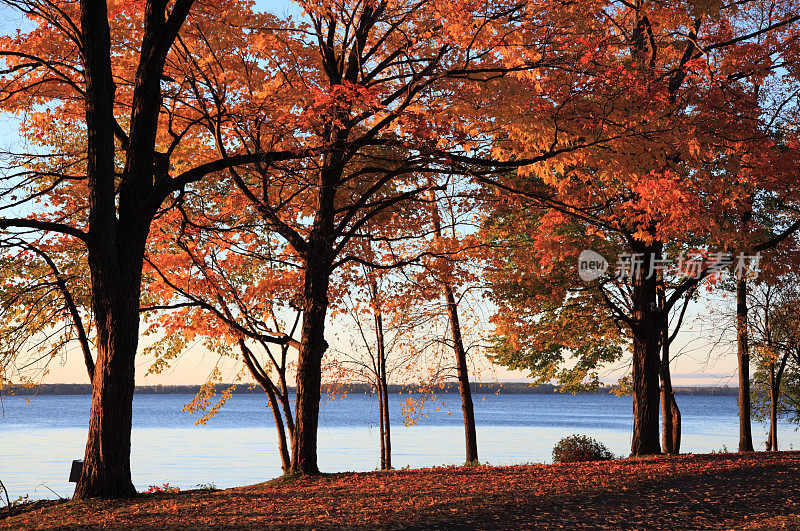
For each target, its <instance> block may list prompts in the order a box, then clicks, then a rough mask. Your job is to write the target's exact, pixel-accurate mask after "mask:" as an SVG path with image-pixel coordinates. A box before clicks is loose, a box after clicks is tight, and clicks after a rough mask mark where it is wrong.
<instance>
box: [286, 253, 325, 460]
mask: <svg viewBox="0 0 800 531" xmlns="http://www.w3.org/2000/svg"><path fill="white" fill-rule="evenodd" d="M329 267H330V266H329V264H326V263H324V262H321V257H319V256H311V257H310V259H309V260H308V261H307V262H306V271H305V280H304V301H303V305H304V307H303V327H302V329H301V336H300V337H301V339H300V352H299V354H298V360H297V402H296V405H295V416H294V431H293V433H292V438H293V444H292V466H291V472H292V473H294V474H309V475H316V474H319V466H318V465H317V425H318V422H319V402H320V394H321V386H322V356H323V355H324V354H325V350H327V348H328V343H327V342H326V341H325V317H326V314H327V311H328V284H329V282H330V276H329Z"/></svg>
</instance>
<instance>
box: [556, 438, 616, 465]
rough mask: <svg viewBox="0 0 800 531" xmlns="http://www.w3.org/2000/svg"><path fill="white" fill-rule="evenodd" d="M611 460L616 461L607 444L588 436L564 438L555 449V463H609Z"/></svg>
mask: <svg viewBox="0 0 800 531" xmlns="http://www.w3.org/2000/svg"><path fill="white" fill-rule="evenodd" d="M611 459H614V454H613V453H611V450H609V449H608V447H607V446H606V445H605V444H603V443H601V442H597V441H595V440H594V439H592V438H591V437H587V436H586V435H570V436H569V437H564V438H563V439H561V440H560V441H558V444H556V445H555V446H554V447H553V462H554V463H577V462H580V461H609V460H611Z"/></svg>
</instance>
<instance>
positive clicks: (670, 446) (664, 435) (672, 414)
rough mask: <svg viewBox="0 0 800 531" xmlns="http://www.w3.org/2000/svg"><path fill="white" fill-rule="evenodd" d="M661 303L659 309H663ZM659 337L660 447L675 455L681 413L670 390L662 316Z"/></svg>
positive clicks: (666, 336)
mask: <svg viewBox="0 0 800 531" xmlns="http://www.w3.org/2000/svg"><path fill="white" fill-rule="evenodd" d="M663 307H664V306H663V301H662V304H661V308H663ZM662 327H663V328H662V337H661V374H660V376H661V446H662V447H663V450H664V453H666V454H670V455H677V454H679V453H680V451H681V412H680V410H679V409H678V402H677V401H676V400H675V392H674V390H673V388H672V375H671V374H670V369H669V321H668V320H667V317H666V314H665V315H664V319H663V325H662Z"/></svg>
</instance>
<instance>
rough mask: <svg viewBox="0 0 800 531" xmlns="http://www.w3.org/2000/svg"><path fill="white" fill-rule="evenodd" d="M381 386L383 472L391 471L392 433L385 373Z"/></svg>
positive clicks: (384, 373)
mask: <svg viewBox="0 0 800 531" xmlns="http://www.w3.org/2000/svg"><path fill="white" fill-rule="evenodd" d="M381 385H382V386H383V420H384V426H383V449H384V455H385V458H386V459H385V463H384V465H385V466H384V470H391V468H392V433H391V419H390V416H389V386H388V384H387V383H386V371H385V367H384V372H383V376H382V383H381Z"/></svg>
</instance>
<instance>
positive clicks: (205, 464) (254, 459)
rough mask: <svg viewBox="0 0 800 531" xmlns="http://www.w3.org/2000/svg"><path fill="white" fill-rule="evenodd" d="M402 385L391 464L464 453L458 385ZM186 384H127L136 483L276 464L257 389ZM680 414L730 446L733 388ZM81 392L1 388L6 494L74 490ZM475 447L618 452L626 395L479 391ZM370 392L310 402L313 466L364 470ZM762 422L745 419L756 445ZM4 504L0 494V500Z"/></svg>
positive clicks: (372, 426)
mask: <svg viewBox="0 0 800 531" xmlns="http://www.w3.org/2000/svg"><path fill="white" fill-rule="evenodd" d="M406 398H408V395H405V394H403V395H390V410H391V417H392V422H393V431H392V450H393V454H392V464H393V465H394V466H395V467H396V468H401V467H404V466H410V467H426V466H435V465H450V464H463V462H464V430H463V425H462V424H461V405H460V400H459V397H458V395H457V394H451V395H444V396H442V397H439V399H438V400H437V401H436V403H435V404H430V403H429V404H428V405H427V406H426V408H425V413H426V414H427V417H425V418H423V419H422V420H421V422H420V423H419V424H418V425H417V426H411V427H405V426H403V422H402V417H401V414H400V408H401V406H402V405H403V404H404V403H405V400H406ZM191 399H192V396H191V395H135V399H134V413H133V442H132V455H131V466H132V472H133V481H134V483H135V485H136V487H137V488H138V489H140V490H144V489H146V488H147V487H148V486H149V485H161V484H163V483H169V484H170V485H173V486H177V487H180V488H181V489H188V488H193V487H197V486H198V485H215V486H217V487H219V488H227V487H233V486H238V485H248V484H253V483H259V482H262V481H265V480H268V479H271V478H273V477H276V476H278V475H280V473H281V470H280V458H279V456H278V453H277V447H276V433H275V429H274V427H273V421H272V414H271V412H270V410H269V408H268V407H267V400H266V397H265V396H264V395H260V394H236V395H233V396H232V397H231V399H230V400H229V402H228V404H226V405H225V406H224V407H223V408H222V410H221V412H220V413H219V414H218V415H217V416H216V417H214V418H213V419H212V420H211V421H210V422H209V423H208V424H207V425H205V426H195V425H194V421H195V419H196V418H197V417H196V416H193V415H190V414H188V413H185V412H182V411H181V408H182V407H183V405H184V404H186V403H188V402H189V401H191ZM677 400H678V405H679V407H680V408H681V413H682V417H683V441H682V446H681V450H682V451H683V452H694V453H705V452H710V451H714V450H720V449H722V448H723V446H726V447H727V448H728V449H729V450H733V451H735V450H736V447H737V444H738V440H739V437H738V421H737V406H736V397H734V396H687V395H682V396H678V397H677ZM89 406H90V397H89V396H40V397H31V398H30V401H27V400H26V397H10V398H9V397H7V398H5V399H3V401H2V417H1V418H0V481H3V483H4V484H5V485H6V487H7V488H8V491H9V494H10V496H11V498H12V500H13V499H15V498H17V497H18V496H23V495H25V494H28V495H30V497H32V498H44V497H54V496H55V494H54V493H57V494H58V495H61V496H69V495H71V494H72V490H73V487H74V485H73V484H70V483H68V482H67V477H68V475H69V468H70V463H71V461H72V460H73V459H82V458H83V450H84V445H85V444H86V431H87V429H88V415H89ZM475 414H476V422H477V432H478V454H479V456H480V460H481V462H488V463H491V464H493V465H506V464H520V463H541V462H550V460H551V451H552V449H553V446H554V445H555V444H556V442H557V441H558V440H559V439H561V438H562V437H565V436H567V435H571V434H574V433H578V434H585V435H589V436H591V437H594V438H595V439H597V440H599V441H601V442H603V443H605V444H606V445H607V446H608V447H609V448H611V450H612V451H614V453H616V454H617V455H627V454H628V453H629V452H630V439H631V426H632V422H633V421H632V407H631V399H630V398H629V397H616V396H611V395H562V394H553V395H549V394H547V395H535V394H526V395H521V394H520V395H511V394H501V395H495V394H487V395H484V394H477V395H476V397H475ZM377 416H378V413H377V400H376V398H375V397H374V396H367V395H360V394H351V395H348V396H346V397H345V398H341V399H336V400H334V401H332V402H326V403H324V404H323V405H322V408H321V412H320V428H319V465H320V468H321V470H322V471H323V472H337V471H368V470H375V469H376V468H378V466H379V447H378V427H377ZM766 432H767V429H766V427H765V426H763V425H760V424H757V423H754V424H753V437H754V439H755V443H756V445H757V447H759V448H760V449H763V448H764V440H765V439H766ZM779 444H780V447H781V448H782V449H789V448H790V447H800V433H798V432H796V431H795V430H794V426H789V425H781V429H780V430H779ZM0 505H2V504H0Z"/></svg>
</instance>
